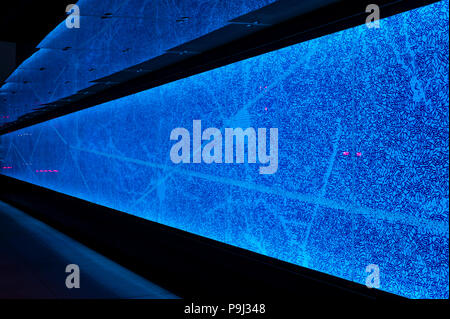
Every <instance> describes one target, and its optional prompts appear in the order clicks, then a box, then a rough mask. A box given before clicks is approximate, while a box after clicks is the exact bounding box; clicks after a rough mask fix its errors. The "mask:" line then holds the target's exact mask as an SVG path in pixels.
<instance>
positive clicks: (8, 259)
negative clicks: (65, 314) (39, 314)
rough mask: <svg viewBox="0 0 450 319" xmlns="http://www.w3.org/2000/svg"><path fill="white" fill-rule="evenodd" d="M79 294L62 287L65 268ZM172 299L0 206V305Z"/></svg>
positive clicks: (158, 288)
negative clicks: (74, 273)
mask: <svg viewBox="0 0 450 319" xmlns="http://www.w3.org/2000/svg"><path fill="white" fill-rule="evenodd" d="M69 264H76V265H78V266H79V269H80V288H79V289H76V288H73V289H68V288H67V287H66V278H67V276H68V275H69V273H66V272H65V271H66V266H67V265H69ZM2 298H13V299H14V298H27V299H29V298H31V299H34V298H38V299H42V298H44V299H47V298H65V299H66V298H69V299H71V298H89V299H90V298H102V299H104V298H107V299H109V298H145V299H173V298H177V297H176V296H175V295H173V294H172V293H170V292H168V291H166V290H165V289H163V288H161V287H159V286H157V285H155V284H153V283H151V282H149V281H148V280H146V279H144V278H142V277H140V276H138V275H136V274H134V273H132V272H131V271H129V270H127V269H125V268H123V267H122V266H120V265H118V264H116V263H114V262H113V261H111V260H109V259H107V258H106V257H103V256H101V255H99V254H98V253H96V252H95V251H93V250H91V249H89V248H87V247H86V246H83V245H82V244H80V243H79V242H76V241H75V240H73V239H71V238H70V237H67V236H66V235H64V234H62V233H60V232H58V231H57V230H55V229H53V228H51V227H49V226H48V225H46V224H44V223H42V222H40V221H38V220H36V219H34V218H32V217H30V216H29V215H27V214H25V213H23V212H22V211H20V210H18V209H16V208H14V207H12V206H10V205H8V204H5V203H3V202H1V201H0V299H2Z"/></svg>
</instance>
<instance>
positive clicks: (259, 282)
mask: <svg viewBox="0 0 450 319" xmlns="http://www.w3.org/2000/svg"><path fill="white" fill-rule="evenodd" d="M0 186H2V188H3V191H2V192H1V193H0V200H2V201H4V202H7V203H9V204H11V205H13V206H15V207H17V208H19V209H21V210H23V211H25V212H26V213H28V214H29V215H31V216H33V217H35V218H37V219H39V220H42V221H43V222H45V223H47V224H49V225H50V226H52V227H54V228H56V229H58V230H60V231H62V232H64V233H65V234H67V235H68V236H71V237H73V238H74V239H76V240H78V241H80V242H81V243H83V244H85V245H86V246H88V247H90V248H92V249H94V250H96V251H98V252H99V253H101V254H103V255H104V256H106V257H108V258H110V259H112V260H114V261H116V262H117V263H119V264H121V265H123V266H124V267H126V268H128V269H130V270H132V271H134V272H136V273H138V274H140V275H141V276H143V277H145V278H148V279H149V280H151V281H152V282H155V283H156V284H158V285H160V286H162V287H164V288H166V289H167V290H169V291H171V292H173V293H175V294H176V295H178V296H180V297H182V298H188V299H192V298H207V299H211V298H239V297H246V298H256V297H258V298H270V297H272V298H273V297H277V298H279V297H285V298H289V299H291V298H301V299H303V300H304V299H310V298H314V299H317V298H333V299H339V300H341V299H345V300H361V301H363V300H368V301H375V300H383V301H386V300H388V301H390V300H393V301H399V300H400V301H401V300H405V299H404V298H401V297H399V296H396V295H393V294H390V293H387V292H383V291H380V290H376V289H369V288H367V287H365V286H364V285H361V284H357V283H354V282H350V281H347V280H344V279H341V278H337V277H334V276H330V275H327V274H324V273H320V272H317V271H314V270H311V269H308V268H304V267H300V266H297V265H294V264H290V263H287V262H283V261H281V260H278V259H274V258H270V257H266V256H263V255H260V254H257V253H254V252H251V251H248V250H245V249H241V248H237V247H234V246H230V245H227V244H224V243H221V242H218V241H215V240H211V239H207V238H204V237H201V236H197V235H194V234H191V233H187V232H185V231H182V230H179V229H175V228H171V227H168V226H165V225H161V224H158V223H155V222H151V221H148V220H145V219H142V218H138V217H135V216H132V215H129V214H126V213H124V212H120V211H116V210H113V209H110V208H107V207H104V206H100V205H96V204H93V203H91V202H87V201H84V200H81V199H78V198H75V197H71V196H68V195H65V194H61V193H58V192H55V191H52V190H49V189H46V188H43V187H39V186H36V185H33V184H30V183H27V182H23V181H19V180H17V179H14V178H11V177H8V176H5V175H0ZM263 300H264V299H263Z"/></svg>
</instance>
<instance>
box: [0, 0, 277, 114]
mask: <svg viewBox="0 0 450 319" xmlns="http://www.w3.org/2000/svg"><path fill="white" fill-rule="evenodd" d="M272 2H274V0H247V1H230V0H203V1H198V0H183V1H176V2H175V3H173V2H168V1H161V0H158V1H155V0H136V1H129V2H126V1H122V0H121V1H117V0H109V1H104V0H84V1H80V2H79V3H78V5H79V7H80V14H81V17H80V28H71V29H69V28H67V26H66V22H65V21H63V22H61V23H60V24H59V25H58V26H57V27H56V28H55V29H54V30H53V31H52V32H50V34H48V35H47V36H46V37H45V38H44V39H43V41H42V42H41V43H40V44H39V45H38V48H40V50H39V51H37V52H36V53H35V54H33V55H32V56H31V57H30V58H29V59H27V60H26V61H24V62H23V63H22V65H20V67H19V69H17V70H16V72H15V73H14V74H13V75H11V76H10V77H9V78H8V79H7V80H6V82H16V81H20V83H22V82H23V79H31V82H30V83H29V84H28V85H27V86H24V87H22V88H20V90H18V91H17V93H16V95H15V96H9V99H8V101H3V100H0V110H2V111H3V112H6V110H7V112H8V114H9V115H10V117H9V119H10V121H12V120H15V119H17V118H18V117H19V116H21V115H23V114H26V113H28V112H31V111H33V109H34V108H37V107H39V106H40V104H45V103H49V102H53V101H55V100H58V99H60V98H64V97H66V96H69V95H72V94H76V93H77V92H78V91H79V90H82V89H85V88H87V87H89V86H90V85H92V82H91V81H93V80H96V79H99V78H102V77H105V76H108V75H110V74H113V73H115V72H118V71H121V70H123V69H125V68H128V67H130V66H133V65H136V64H138V63H141V62H144V61H146V60H149V59H152V58H154V57H157V56H160V55H162V54H164V53H165V52H166V50H169V49H172V48H173V47H176V46H179V45H181V44H183V43H185V42H189V41H191V40H194V39H196V38H198V37H201V36H204V35H206V34H208V33H210V32H212V31H214V30H217V29H219V28H221V27H224V26H225V25H227V24H228V22H229V20H232V19H234V18H236V17H239V16H241V15H243V14H246V13H249V12H252V11H254V10H257V9H260V8H262V7H264V6H266V5H268V4H270V3H272ZM105 13H110V14H111V15H110V16H109V18H106V19H105V18H104V17H105V16H104V14H105ZM102 16H103V18H102ZM184 17H187V18H188V19H187V20H185V19H182V18H184ZM42 68H45V72H43V73H41V74H36V70H40V69H42ZM30 91H31V92H32V94H31V95H30ZM49 92H51V93H49ZM36 97H37V98H36Z"/></svg>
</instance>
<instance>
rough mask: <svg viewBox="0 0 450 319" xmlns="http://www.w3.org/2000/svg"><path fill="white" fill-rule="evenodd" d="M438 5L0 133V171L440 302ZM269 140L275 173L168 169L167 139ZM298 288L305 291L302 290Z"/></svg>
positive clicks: (444, 180) (443, 134) (234, 167)
mask: <svg viewBox="0 0 450 319" xmlns="http://www.w3.org/2000/svg"><path fill="white" fill-rule="evenodd" d="M448 41H449V39H448V1H447V0H446V1H442V2H438V3H435V4H433V5H429V6H427V7H423V8H419V9H415V10H412V11H409V12H405V13H402V14H400V15H396V16H393V17H390V18H386V19H384V20H382V21H381V27H380V28H379V29H368V28H367V27H366V26H365V25H362V26H359V27H356V28H352V29H348V30H345V31H342V32H338V33H336V34H331V35H328V36H325V37H321V38H318V39H314V40H311V41H308V42H305V43H301V44H297V45H294V46H290V47H287V48H283V49H281V50H278V51H274V52H271V53H267V54H264V55H261V56H258V57H254V58H251V59H248V60H245V61H241V62H238V63H234V64H231V65H228V66H225V67H222V68H218V69H215V70H212V71H208V72H205V73H202V74H198V75H195V76H192V77H189V78H186V79H182V80H179V81H176V82H172V83H169V84H166V85H163V86H160V87H157V88H153V89H150V90H147V91H143V92H140V93H138V94H134V95H130V96H127V97H124V98H121V99H118V100H115V101H111V102H108V103H105V104H102V105H98V106H96V107H93V108H90V109H86V110H83V111H80V112H77V113H73V114H70V115H67V116H64V117H61V118H58V119H54V120H51V121H48V122H45V123H41V124H38V125H35V126H32V127H29V128H26V129H23V130H20V131H17V132H13V133H10V134H7V135H3V136H2V137H1V142H2V145H3V149H4V155H3V156H4V159H5V160H4V162H3V164H2V167H3V169H2V173H3V174H5V175H9V176H13V177H15V178H18V179H21V180H24V181H28V182H31V183H34V184H37V185H41V186H44V187H47V188H50V189H53V190H56V191H59V192H62V193H66V194H70V195H72V196H76V197H79V198H82V199H85V200H88V201H91V202H94V203H98V204H101V205H105V206H108V207H112V208H114V209H118V210H122V211H125V212H128V213H130V214H133V215H136V216H139V217H142V218H146V219H149V220H152V221H156V222H159V223H162V224H165V225H169V226H173V227H176V228H179V229H183V230H186V231H189V232H192V233H195V234H198V235H202V236H205V237H208V238H212V239H215V240H219V241H222V242H225V243H229V244H231V245H235V246H239V247H242V248H245V249H249V250H252V251H255V252H258V253H261V254H264V255H267V256H272V257H275V258H278V259H281V260H285V261H288V262H291V263H294V264H297V265H301V266H305V267H309V268H312V269H315V270H318V271H321V272H325V273H329V274H332V275H335V276H339V277H342V278H345V279H349V280H353V281H355V282H358V283H362V284H364V283H365V281H366V277H367V276H368V273H366V266H368V265H369V264H376V265H378V266H379V269H380V284H381V289H382V290H385V291H389V292H393V293H396V294H400V295H403V296H407V297H412V298H448V296H449V286H448V280H449V272H448V264H449V260H448V258H449V256H448V253H449V251H448V244H449V242H448V240H449V230H448V222H449V202H448V191H449V189H448V178H449V176H448V169H449V144H448V143H449V139H448V133H449V122H448V121H449V113H448V106H449V96H448V89H449V87H448V58H449V51H448V49H449V47H448ZM193 120H202V126H203V128H204V129H205V128H207V127H217V128H220V129H221V130H222V132H223V129H224V128H225V127H242V128H247V127H253V128H271V127H275V128H278V130H279V160H278V161H279V167H278V171H277V172H276V173H275V174H273V175H260V174H259V171H258V167H259V165H258V164H248V163H245V164H204V163H203V164H193V163H191V164H173V163H172V162H171V160H170V157H169V153H170V149H171V147H172V145H173V144H174V143H175V142H174V141H170V139H169V136H170V132H171V130H172V129H174V128H176V127H184V128H186V129H188V130H189V131H191V132H192V121H193ZM299 289H302V287H299Z"/></svg>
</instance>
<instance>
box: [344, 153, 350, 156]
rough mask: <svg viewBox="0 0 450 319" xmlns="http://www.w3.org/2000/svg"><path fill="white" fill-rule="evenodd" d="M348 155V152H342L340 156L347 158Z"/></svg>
mask: <svg viewBox="0 0 450 319" xmlns="http://www.w3.org/2000/svg"><path fill="white" fill-rule="evenodd" d="M348 154H350V153H349V152H343V153H342V155H345V156H347V155H348Z"/></svg>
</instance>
